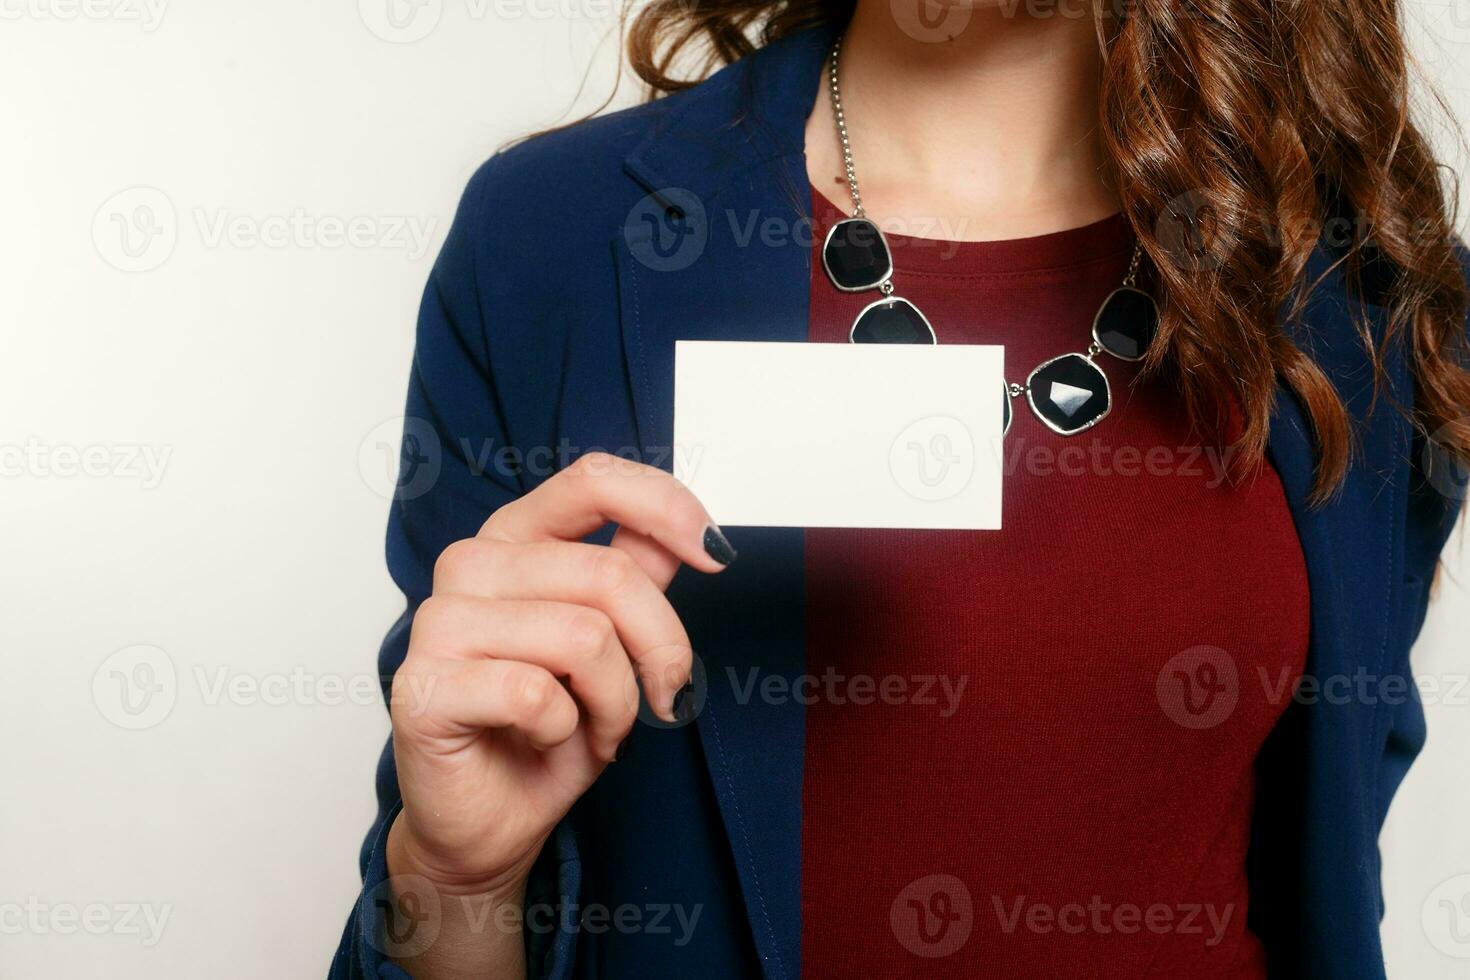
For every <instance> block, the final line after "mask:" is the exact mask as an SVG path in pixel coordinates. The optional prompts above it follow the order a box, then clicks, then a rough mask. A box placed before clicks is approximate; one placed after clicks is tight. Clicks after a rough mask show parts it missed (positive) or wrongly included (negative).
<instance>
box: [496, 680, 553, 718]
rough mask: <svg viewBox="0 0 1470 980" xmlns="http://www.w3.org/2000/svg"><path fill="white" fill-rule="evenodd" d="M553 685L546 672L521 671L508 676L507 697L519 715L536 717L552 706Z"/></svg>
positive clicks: (506, 684)
mask: <svg viewBox="0 0 1470 980" xmlns="http://www.w3.org/2000/svg"><path fill="white" fill-rule="evenodd" d="M553 686H554V685H553V683H552V680H551V678H550V676H548V675H546V674H542V673H525V672H519V673H516V674H512V675H510V676H509V677H508V678H507V680H506V682H505V699H506V702H507V704H508V705H509V706H510V707H511V709H512V710H513V711H515V712H516V714H517V715H518V716H519V717H522V718H530V717H534V716H536V715H539V714H541V713H542V712H544V711H545V710H546V709H547V708H548V707H550V705H551V699H552V697H554V692H553V690H552V688H553Z"/></svg>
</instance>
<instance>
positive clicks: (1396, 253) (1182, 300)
mask: <svg viewBox="0 0 1470 980" xmlns="http://www.w3.org/2000/svg"><path fill="white" fill-rule="evenodd" d="M854 3H855V0H652V2H651V3H649V4H648V5H646V6H643V7H642V8H641V9H640V10H639V11H638V12H637V14H636V15H635V16H633V17H631V19H630V20H628V21H627V22H626V24H625V34H626V41H627V56H628V60H629V63H630V65H631V67H632V69H633V71H634V72H635V73H636V74H637V76H638V77H639V78H641V79H642V80H643V82H644V83H646V85H647V86H648V88H649V91H650V97H653V98H656V97H658V96H661V95H664V94H668V93H672V92H676V91H679V90H681V89H684V88H687V87H689V86H690V85H692V84H695V83H696V82H697V81H698V80H699V77H701V76H702V75H703V74H705V73H707V72H708V71H710V70H713V69H714V68H716V67H719V66H720V65H723V64H727V63H730V62H733V61H735V60H737V59H739V58H742V57H744V56H745V55H747V54H749V53H751V52H752V51H754V50H755V49H756V48H757V47H759V46H762V45H764V44H767V43H770V42H772V41H774V40H777V39H778V38H781V37H784V36H787V35H789V34H792V33H795V32H797V31H800V30H803V29H806V28H809V27H815V26H820V25H828V26H832V27H837V28H841V27H842V26H843V25H844V24H846V22H847V21H848V19H849V18H850V17H851V16H852V12H853V6H854ZM1093 6H1094V16H1095V18H1096V20H1097V26H1098V36H1099V39H1100V41H1101V43H1102V44H1103V46H1104V49H1105V50H1104V53H1105V58H1104V61H1103V65H1104V67H1103V77H1102V79H1101V93H1102V96H1101V99H1100V100H1099V114H1100V131H1101V133H1102V137H1103V145H1104V148H1105V151H1106V153H1107V156H1108V159H1109V164H1110V177H1111V180H1112V182H1113V185H1114V188H1115V190H1116V192H1117V194H1118V196H1119V198H1120V200H1121V201H1122V204H1123V210H1124V213H1125V215H1126V216H1127V218H1128V220H1129V221H1130V223H1131V224H1132V226H1133V228H1134V230H1135V231H1136V233H1137V234H1138V237H1139V240H1140V242H1141V243H1142V245H1143V248H1144V249H1145V251H1146V253H1147V254H1148V256H1149V258H1150V259H1151V260H1152V264H1153V266H1154V268H1155V270H1156V279H1157V289H1158V292H1159V295H1160V299H1161V307H1162V309H1163V320H1162V324H1161V327H1160V332H1159V336H1158V340H1157V342H1156V343H1155V345H1154V347H1153V349H1152V350H1151V352H1150V355H1149V360H1148V366H1149V367H1150V368H1151V369H1153V370H1167V371H1168V374H1169V375H1170V376H1171V377H1172V378H1174V379H1175V381H1176V384H1177V386H1178V388H1179V390H1180V393H1181V395H1182V398H1183V401H1184V404H1185V406H1186V408H1187V409H1188V411H1189V413H1190V417H1191V418H1192V419H1194V420H1195V421H1196V422H1200V423H1203V424H1205V425H1206V426H1215V425H1217V424H1218V422H1219V420H1220V419H1222V418H1224V417H1225V414H1224V413H1225V412H1226V411H1227V409H1228V405H1229V403H1231V402H1232V401H1233V402H1234V403H1235V404H1237V405H1238V406H1239V408H1240V411H1241V416H1242V419H1243V429H1242V431H1241V434H1240V436H1239V440H1238V446H1237V448H1239V449H1240V450H1241V455H1240V458H1241V459H1242V460H1244V461H1246V462H1248V463H1255V462H1258V461H1259V460H1261V459H1262V458H1263V456H1264V453H1265V449H1266V443H1267V436H1268V433H1269V426H1270V415H1271V408H1272V404H1273V400H1274V396H1275V388H1276V382H1277V379H1278V378H1280V379H1281V380H1283V381H1284V382H1285V383H1286V384H1287V385H1288V386H1289V387H1290V388H1291V389H1292V390H1293V391H1294V392H1295V393H1296V395H1297V396H1298V398H1299V399H1300V401H1301V403H1302V405H1303V407H1304V409H1305V411H1306V413H1307V415H1308V417H1309V419H1310V421H1311V424H1312V426H1313V429H1314V436H1315V440H1316V445H1317V450H1318V457H1317V460H1318V462H1317V482H1316V492H1317V499H1318V500H1319V501H1320V500H1325V499H1326V498H1327V497H1328V496H1330V494H1331V493H1332V491H1333V489H1334V488H1335V487H1336V486H1337V485H1338V484H1339V483H1340V481H1341V479H1342V477H1343V475H1344V474H1345V473H1346V472H1347V469H1348V466H1349V464H1350V461H1351V457H1352V442H1353V430H1352V425H1351V422H1350V419H1349V415H1348V412H1347V411H1346V409H1345V408H1344V405H1343V401H1342V398H1341V397H1340V395H1339V393H1338V392H1337V391H1336V390H1335V389H1334V388H1333V386H1332V383H1331V382H1330V381H1329V380H1328V378H1327V376H1326V375H1325V374H1324V373H1323V371H1322V370H1321V369H1320V368H1319V367H1318V366H1317V365H1316V364H1315V363H1314V362H1313V360H1312V359H1311V358H1310V357H1309V356H1308V355H1307V354H1306V353H1304V352H1303V351H1302V349H1301V348H1300V347H1298V346H1297V345H1296V344H1295V343H1293V341H1292V340H1291V339H1290V338H1289V336H1288V331H1287V329H1286V327H1285V326H1284V325H1283V311H1285V312H1286V313H1287V314H1288V316H1287V317H1286V320H1287V322H1290V320H1291V317H1292V316H1294V315H1296V314H1299V313H1300V310H1301V308H1302V305H1303V304H1304V302H1305V297H1306V296H1307V295H1309V293H1310V289H1303V288H1301V287H1302V286H1303V285H1306V286H1309V287H1310V286H1313V285H1315V283H1304V279H1305V277H1306V275H1307V271H1306V270H1307V266H1308V260H1309V258H1311V256H1312V255H1313V253H1314V252H1315V251H1316V249H1317V247H1318V245H1319V244H1324V243H1325V244H1326V245H1327V247H1328V254H1329V255H1331V257H1332V259H1333V263H1332V269H1331V270H1329V273H1328V274H1332V273H1335V272H1336V271H1337V270H1339V269H1340V270H1341V271H1342V272H1343V273H1344V274H1345V276H1346V277H1347V281H1348V283H1349V284H1350V285H1351V286H1352V287H1353V295H1355V296H1356V297H1357V301H1358V305H1359V307H1360V309H1359V314H1360V315H1359V317H1358V320H1359V323H1360V324H1361V325H1362V326H1361V328H1360V332H1361V334H1362V338H1363V342H1364V344H1365V345H1366V346H1367V349H1368V352H1369V357H1370V358H1371V362H1372V364H1373V365H1374V368H1375V371H1376V372H1377V373H1378V375H1379V380H1380V382H1381V381H1382V378H1383V370H1384V363H1385V358H1386V357H1387V355H1388V351H1389V349H1390V345H1393V344H1395V343H1402V342H1405V341H1406V342H1407V345H1408V348H1407V352H1408V358H1409V364H1410V369H1411V373H1412V377H1413V380H1414V385H1415V391H1414V410H1413V417H1414V422H1415V424H1416V426H1417V427H1418V429H1419V431H1420V432H1421V433H1422V434H1424V435H1426V436H1429V437H1432V439H1433V440H1434V444H1435V446H1436V447H1437V448H1438V449H1439V450H1440V451H1442V452H1445V453H1447V454H1448V455H1449V456H1450V457H1451V458H1453V459H1457V460H1459V461H1460V462H1461V463H1462V464H1463V463H1464V462H1466V461H1470V373H1467V369H1466V368H1467V359H1466V356H1465V355H1466V302H1467V296H1466V293H1467V289H1466V280H1465V269H1464V267H1463V266H1462V265H1461V258H1460V251H1459V250H1458V249H1457V246H1456V240H1455V237H1454V231H1453V223H1454V217H1453V213H1452V210H1453V209H1452V203H1451V202H1452V200H1453V198H1454V194H1453V193H1452V192H1451V190H1450V189H1449V187H1447V184H1446V174H1447V172H1448V171H1447V170H1444V169H1442V168H1441V166H1440V165H1439V163H1438V162H1437V161H1436V160H1435V158H1434V155H1433V152H1432V151H1431V149H1430V146H1429V142H1428V140H1427V139H1426V138H1425V136H1424V135H1423V133H1422V132H1421V131H1420V129H1419V128H1417V127H1416V125H1415V122H1414V120H1413V118H1411V105H1410V90H1409V59H1408V55H1407V53H1406V50H1405V45H1404V39H1403V34H1402V31H1401V28H1400V19H1399V14H1400V11H1399V4H1398V0H1331V2H1328V3H1322V2H1316V0H1095V2H1094V4H1093ZM691 58H692V59H693V64H695V65H696V70H695V71H694V72H693V76H692V77H690V76H682V77H676V76H675V74H674V69H675V67H676V66H678V65H680V64H684V65H686V66H687V65H688V64H690V63H691ZM1191 243H1192V245H1193V248H1194V250H1193V251H1192V252H1191V251H1190V249H1189V248H1187V247H1186V246H1189V245H1191ZM1201 243H1205V244H1204V247H1203V253H1204V256H1205V258H1206V259H1207V260H1195V261H1190V260H1186V258H1187V256H1188V255H1190V254H1194V255H1197V256H1198V255H1200V254H1201V253H1200V247H1201ZM1325 275H1326V274H1324V276H1323V277H1325ZM1323 277H1319V279H1318V281H1320V278H1323ZM1366 303H1372V304H1373V305H1376V306H1379V307H1381V308H1382V310H1383V311H1384V313H1383V316H1382V322H1383V323H1384V324H1385V326H1384V329H1382V330H1379V331H1377V332H1376V335H1375V332H1374V331H1373V330H1371V329H1370V327H1369V326H1368V324H1369V323H1370V317H1369V316H1368V315H1367V310H1366V309H1365V308H1362V307H1363V304H1366ZM1379 390H1380V391H1382V390H1384V389H1383V387H1382V385H1380V388H1379Z"/></svg>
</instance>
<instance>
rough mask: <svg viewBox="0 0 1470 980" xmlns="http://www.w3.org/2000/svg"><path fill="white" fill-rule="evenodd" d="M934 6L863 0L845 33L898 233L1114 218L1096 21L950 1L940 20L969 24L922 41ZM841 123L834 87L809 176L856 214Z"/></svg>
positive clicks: (856, 142)
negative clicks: (1100, 120)
mask: <svg viewBox="0 0 1470 980" xmlns="http://www.w3.org/2000/svg"><path fill="white" fill-rule="evenodd" d="M933 2H934V0H897V2H896V3H892V2H890V0H859V2H858V5H857V10H856V13H855V14H854V16H853V19H852V22H851V24H850V26H849V27H848V30H847V32H846V34H845V36H844V40H843V44H842V59H841V65H840V78H839V81H840V84H841V88H842V100H843V108H844V111H845V113H846V116H847V124H848V130H849V134H850V137H851V142H852V149H853V157H854V160H855V163H856V168H857V174H858V180H859V182H860V186H861V189H862V193H863V204H864V206H865V208H866V210H867V212H868V213H869V214H870V215H871V216H872V217H873V218H874V219H875V220H878V221H879V222H880V223H885V222H886V223H889V224H890V225H892V226H896V227H897V230H900V231H902V230H904V228H903V225H904V224H905V223H906V222H908V221H910V220H912V221H915V222H919V221H922V222H924V223H925V224H926V225H927V226H929V227H934V226H935V225H936V221H937V222H938V224H937V227H939V228H940V229H941V230H942V232H943V235H942V237H946V238H952V239H955V240H987V239H1000V238H1023V237H1029V236H1032V235H1040V234H1046V233H1048V232H1052V231H1059V230H1062V229H1065V228H1072V227H1077V226H1079V225H1083V224H1088V223H1091V222H1093V221H1098V220H1101V219H1102V218H1105V217H1107V216H1108V215H1110V214H1112V213H1114V212H1116V211H1117V209H1118V204H1117V200H1116V197H1115V195H1114V194H1113V193H1112V192H1111V191H1110V190H1109V188H1108V186H1107V184H1106V182H1105V180H1104V178H1103V173H1104V167H1103V161H1104V156H1103V151H1102V146H1101V142H1100V140H1099V138H1098V132H1097V115H1098V90H1099V88H1098V87H1099V78H1100V75H1101V53H1100V51H1099V45H1098V39H1097V32H1096V26H1095V24H1094V21H1093V19H1092V17H1091V16H1090V15H1087V16H1077V15H1076V14H1074V13H1068V12H1065V11H1064V8H1065V7H1066V5H1059V6H1058V7H1057V8H1056V9H1055V10H1051V11H1049V15H1048V16H1036V15H1030V14H1026V13H1023V12H1021V7H1022V6H1023V5H1021V4H1018V3H1017V2H1015V0H998V2H994V5H991V6H986V5H985V3H984V0H980V3H979V4H978V5H976V6H973V7H970V8H968V12H966V10H965V9H964V8H958V7H945V8H943V9H942V11H941V22H943V21H944V20H950V21H957V22H963V27H962V29H960V30H959V31H958V32H957V33H955V35H954V36H953V37H952V38H951V39H949V40H943V41H936V40H933V39H924V40H920V39H918V38H917V37H916V36H915V35H921V34H926V33H928V32H926V31H925V30H924V29H922V28H920V27H918V25H919V24H920V23H921V22H920V21H919V20H917V19H916V18H917V13H918V12H919V11H922V10H923V9H924V7H925V6H926V5H927V6H928V8H929V10H930V12H931V18H930V20H931V22H932V11H933V9H935V8H933ZM904 4H907V5H912V6H913V7H914V8H915V16H914V17H904V16H903V12H904V11H903V10H902V9H900V5H904ZM966 17H967V18H968V19H967V20H966ZM903 25H908V26H909V29H908V30H905V29H904V26H903ZM835 126H836V124H835V121H834V120H833V117H832V111H831V105H830V102H829V100H828V92H827V88H826V85H825V84H824V85H823V87H822V90H821V92H820V93H819V97H818V99H817V103H816V105H815V107H814V111H813V112H812V116H811V118H810V119H809V120H808V123H807V139H806V144H807V159H808V172H809V174H810V175H811V178H812V182H813V184H814V185H815V186H816V187H817V188H819V189H820V190H821V191H822V192H823V193H824V194H825V195H826V196H827V197H829V198H830V199H832V200H833V201H835V202H836V203H837V204H839V205H840V206H843V207H844V208H847V207H848V205H849V201H848V197H847V191H846V181H845V179H843V176H842V175H843V167H842V161H841V153H840V147H839V144H838V141H837V136H836V128H835Z"/></svg>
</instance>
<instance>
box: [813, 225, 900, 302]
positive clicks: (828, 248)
mask: <svg viewBox="0 0 1470 980" xmlns="http://www.w3.org/2000/svg"><path fill="white" fill-rule="evenodd" d="M822 265H824V266H825V267H826V269H827V278H829V279H831V280H832V284H833V285H834V286H836V287H837V288H838V289H841V290H843V291H845V292H849V293H854V292H857V291H859V290H863V289H872V288H873V287H875V286H877V285H879V284H880V283H883V282H886V281H887V280H888V277H889V276H891V275H893V256H892V255H891V254H890V253H889V251H888V242H887V241H885V240H884V238H883V232H881V231H879V230H878V226H877V225H875V224H873V223H872V222H871V221H869V220H868V219H867V218H847V219H845V220H843V221H839V222H837V224H835V225H833V226H832V230H831V231H829V232H827V242H826V244H824V245H823V246H822Z"/></svg>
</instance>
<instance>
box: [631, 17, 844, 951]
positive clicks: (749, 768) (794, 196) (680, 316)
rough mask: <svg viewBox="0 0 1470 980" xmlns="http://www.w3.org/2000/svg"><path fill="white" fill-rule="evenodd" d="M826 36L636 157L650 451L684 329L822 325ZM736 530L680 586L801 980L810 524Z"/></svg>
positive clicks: (712, 334) (703, 91)
mask: <svg viewBox="0 0 1470 980" xmlns="http://www.w3.org/2000/svg"><path fill="white" fill-rule="evenodd" d="M829 38H830V36H829V35H828V34H826V33H825V32H821V31H815V32H807V33H804V34H800V35H796V36H793V37H790V38H787V39H785V40H783V41H780V42H777V43H776V44H775V45H772V46H770V47H768V48H765V49H763V50H761V51H760V52H758V53H756V54H755V55H752V56H751V57H749V58H747V59H745V60H744V61H742V62H740V63H737V64H736V65H735V66H733V67H731V68H728V69H726V70H725V71H723V72H721V73H720V74H719V75H717V76H716V77H715V78H714V79H713V80H711V82H710V83H707V84H706V85H704V86H702V87H701V88H700V89H698V90H695V91H694V92H691V93H690V95H691V96H693V97H694V98H693V99H692V100H687V101H684V102H682V104H677V105H674V106H671V109H670V111H669V115H668V116H667V117H666V119H665V125H664V126H662V127H660V130H659V132H658V133H656V134H655V135H654V136H653V137H651V138H650V139H649V140H647V141H645V143H644V144H643V145H641V146H639V147H638V148H637V149H636V150H635V151H634V152H633V153H632V154H631V155H630V156H629V157H628V158H627V160H626V161H625V169H626V170H627V171H628V173H629V174H630V175H631V176H633V177H634V178H635V179H636V180H637V181H638V182H639V183H640V184H641V185H642V186H643V188H644V189H645V190H646V191H647V196H646V197H645V198H644V199H643V200H641V201H640V202H639V204H638V205H636V206H635V207H634V208H633V210H632V212H630V217H629V220H628V221H627V223H626V224H625V226H624V228H623V229H622V230H621V231H620V232H619V233H618V234H617V235H615V236H614V240H613V250H614V254H615V257H616V263H617V270H618V284H619V291H620V296H619V302H620V306H621V316H622V329H623V348H624V355H625V358H626V361H627V367H628V378H629V384H630V387H631V390H632V396H633V402H634V406H635V411H636V419H637V425H638V434H639V440H640V442H642V444H643V448H644V450H645V452H646V453H648V457H646V458H664V459H666V458H669V451H670V449H671V447H672V440H673V416H672V412H673V397H674V391H673V383H674V342H675V341H676V340H714V339H720V340H753V341H787V342H800V341H804V340H806V338H807V330H808V324H807V314H808V303H809V291H810V262H811V247H812V245H811V235H810V219H809V215H810V211H811V202H810V191H809V184H808V181H807V175H806V163H805V155H804V151H803V144H804V128H805V121H806V117H807V115H808V114H809V112H810V108H811V105H812V101H813V99H814V98H815V95H816V92H817V90H818V86H819V82H820V73H821V66H822V61H823V57H824V55H825V52H826V50H827V45H828V43H829ZM734 120H739V122H735V121H734ZM716 517H717V518H718V515H716ZM731 538H732V540H733V542H734V544H735V546H736V547H737V548H738V549H739V551H740V553H741V560H739V561H736V562H735V564H734V565H732V566H731V568H730V569H729V570H728V571H726V572H724V573H722V574H720V575H718V576H697V575H687V574H681V575H680V576H679V577H678V578H677V579H676V580H675V582H674V584H673V586H672V587H671V589H670V592H669V594H670V598H671V600H672V601H673V602H674V604H675V607H676V608H677V609H678V610H679V612H680V615H681V616H682V617H683V619H684V622H685V625H686V627H687V628H688V630H689V634H690V637H691V638H692V639H693V642H694V646H695V652H696V695H695V697H696V704H697V705H699V714H698V718H697V722H696V724H697V726H698V729H699V735H700V739H701V742H702V745H703V748H704V754H705V758H706V761H707V763H708V765H709V769H710V777H711V781H712V784H713V787H714V790H715V794H716V796H717V798H718V801H719V809H720V814H721V817H722V819H723V821H724V824H725V828H726V832H727V835H728V837H729V840H730V848H731V852H732V854H733V856H734V860H735V866H736V868H737V871H738V874H739V878H740V887H741V892H742V897H743V899H744V903H745V907H746V911H747V914H748V916H749V919H750V926H751V932H752V935H753V937H754V939H755V945H756V949H757V952H758V954H759V957H760V960H761V963H762V965H763V968H764V971H765V975H766V976H767V977H771V978H777V977H783V978H791V980H795V978H797V977H799V976H800V974H801V965H800V957H801V877H800V876H801V786H802V757H803V753H804V748H805V746H804V739H805V709H804V707H803V706H802V705H801V704H800V703H799V702H798V701H797V700H795V699H794V698H792V697H790V696H789V692H790V691H791V690H792V687H791V686H790V685H791V684H793V683H794V682H795V680H796V679H797V677H798V676H799V675H800V674H801V673H802V672H803V671H804V670H805V665H806V635H805V633H806V627H805V612H804V605H805V581H804V569H803V533H802V531H801V530H800V529H792V528H741V529H737V530H736V531H735V532H733V533H732V534H731ZM701 673H702V674H703V683H700V674H701ZM772 690H776V691H781V690H784V691H785V692H788V694H787V695H786V696H782V695H780V694H777V695H775V696H772V695H771V694H770V692H771V691H772ZM701 702H702V703H701Z"/></svg>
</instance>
